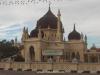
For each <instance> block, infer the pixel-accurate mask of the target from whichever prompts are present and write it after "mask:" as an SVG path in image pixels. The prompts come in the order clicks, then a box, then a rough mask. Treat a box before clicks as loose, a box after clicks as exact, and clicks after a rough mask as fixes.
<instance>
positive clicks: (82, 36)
mask: <svg viewBox="0 0 100 75" xmlns="http://www.w3.org/2000/svg"><path fill="white" fill-rule="evenodd" d="M83 38H84V35H83V33H82V32H81V40H83Z"/></svg>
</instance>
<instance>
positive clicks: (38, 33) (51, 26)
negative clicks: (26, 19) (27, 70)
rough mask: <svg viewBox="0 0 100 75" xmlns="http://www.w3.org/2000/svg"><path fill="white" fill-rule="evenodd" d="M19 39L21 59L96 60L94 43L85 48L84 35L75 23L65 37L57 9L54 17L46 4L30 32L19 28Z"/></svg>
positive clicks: (41, 60) (50, 60) (97, 57)
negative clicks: (46, 8) (44, 12)
mask: <svg viewBox="0 0 100 75" xmlns="http://www.w3.org/2000/svg"><path fill="white" fill-rule="evenodd" d="M21 40H22V44H23V49H22V50H21V54H22V56H23V58H24V59H25V62H36V61H38V62H94V63H95V62H100V52H99V51H100V49H98V48H96V46H95V45H94V44H93V47H91V49H88V48H87V44H88V43H87V36H86V35H85V36H84V35H83V33H79V32H78V31H77V29H76V27H75V24H74V26H73V31H72V32H71V33H69V35H68V40H67V41H66V40H65V38H64V27H63V23H62V21H61V13H60V10H58V14H57V16H55V15H54V14H53V13H52V11H51V8H50V7H49V9H48V11H47V13H46V14H45V15H44V16H43V17H41V18H40V19H39V20H38V21H37V24H36V27H35V28H34V29H33V30H32V31H31V32H30V34H29V32H28V28H25V27H24V28H23V33H22V39H21Z"/></svg>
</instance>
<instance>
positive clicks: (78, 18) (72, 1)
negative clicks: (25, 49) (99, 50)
mask: <svg viewBox="0 0 100 75" xmlns="http://www.w3.org/2000/svg"><path fill="white" fill-rule="evenodd" d="M58 9H61V15H62V17H61V20H62V23H63V25H64V28H65V37H66V39H67V36H68V34H69V33H70V32H71V31H72V30H73V24H74V23H76V29H77V31H79V32H83V33H84V34H86V35H87V36H88V38H89V39H88V40H89V44H90V43H93V42H91V41H92V40H94V42H96V41H97V40H98V41H99V38H100V35H99V32H100V29H99V28H100V21H99V20H100V10H99V9H100V0H62V2H54V1H53V2H52V4H51V10H52V12H53V13H54V14H55V15H57V10H58ZM47 11H48V3H46V2H45V3H42V2H41V3H38V4H29V5H24V6H22V5H18V6H0V35H2V38H3V37H4V38H7V35H8V34H7V32H8V33H9V34H12V35H9V38H14V37H15V36H17V37H18V38H21V34H22V28H23V27H24V26H26V27H28V28H29V32H30V31H31V30H32V29H34V28H35V26H36V21H37V20H38V19H39V18H40V17H42V16H43V15H44V14H45V13H46V12H47ZM14 30H15V32H14ZM12 32H14V33H12ZM5 35H6V36H5ZM91 37H92V38H94V39H92V40H91ZM95 37H98V38H97V39H95ZM96 43H97V42H96ZM98 46H99V47H100V44H99V43H98Z"/></svg>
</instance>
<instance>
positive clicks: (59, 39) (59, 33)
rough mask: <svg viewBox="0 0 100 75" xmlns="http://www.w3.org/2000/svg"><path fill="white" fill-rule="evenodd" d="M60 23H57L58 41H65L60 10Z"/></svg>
mask: <svg viewBox="0 0 100 75" xmlns="http://www.w3.org/2000/svg"><path fill="white" fill-rule="evenodd" d="M57 16H58V21H57V36H58V37H57V39H58V41H63V33H62V25H61V13H60V10H58V14H57Z"/></svg>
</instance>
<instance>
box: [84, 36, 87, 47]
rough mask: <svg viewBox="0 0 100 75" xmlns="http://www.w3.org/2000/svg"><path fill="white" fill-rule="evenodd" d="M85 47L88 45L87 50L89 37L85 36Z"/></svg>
mask: <svg viewBox="0 0 100 75" xmlns="http://www.w3.org/2000/svg"><path fill="white" fill-rule="evenodd" d="M84 38H85V45H86V48H87V36H86V35H85V37H84Z"/></svg>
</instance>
